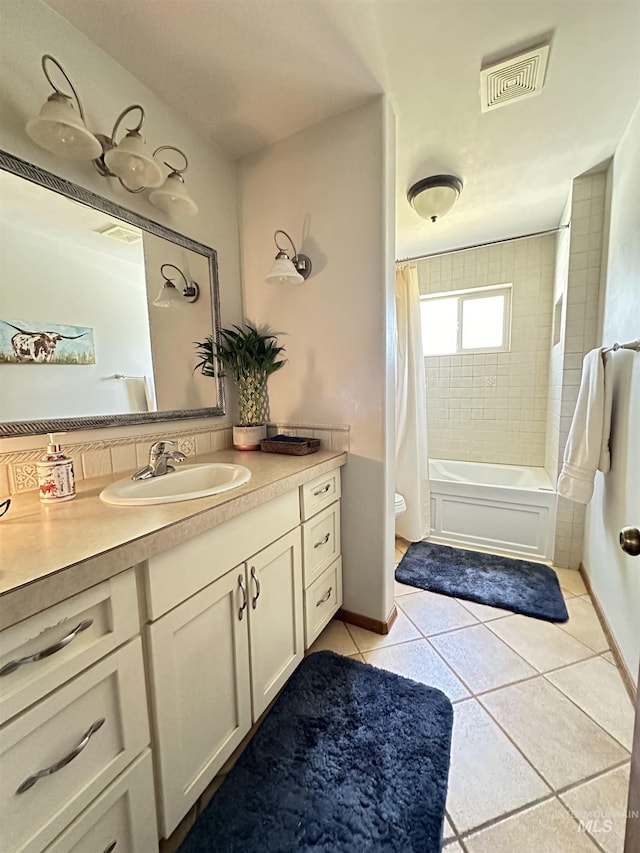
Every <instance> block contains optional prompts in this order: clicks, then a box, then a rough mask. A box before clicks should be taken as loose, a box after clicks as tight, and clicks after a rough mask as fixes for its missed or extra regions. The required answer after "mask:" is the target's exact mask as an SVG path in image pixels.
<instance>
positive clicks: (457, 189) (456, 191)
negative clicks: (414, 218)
mask: <svg viewBox="0 0 640 853" xmlns="http://www.w3.org/2000/svg"><path fill="white" fill-rule="evenodd" d="M461 192H462V181H461V180H460V178H456V177H455V175H434V176H433V177H431V178H424V179H423V180H422V181H418V182H417V183H416V184H414V185H413V186H412V187H411V188H410V189H409V191H408V193H407V198H408V200H409V202H410V204H411V205H412V207H413V208H414V210H415V211H416V213H417V214H418V216H421V217H422V218H423V219H430V220H431V221H432V222H436V221H437V220H438V219H440V218H441V217H442V216H444V215H445V214H446V213H448V212H449V211H450V210H451V208H452V207H453V205H454V204H455V202H456V201H457V199H458V196H459V195H460V193H461Z"/></svg>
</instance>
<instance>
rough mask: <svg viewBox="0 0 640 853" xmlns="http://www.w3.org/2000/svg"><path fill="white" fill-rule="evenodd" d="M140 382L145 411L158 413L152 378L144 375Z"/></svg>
mask: <svg viewBox="0 0 640 853" xmlns="http://www.w3.org/2000/svg"><path fill="white" fill-rule="evenodd" d="M142 381H143V382H144V397H145V400H146V401H147V411H148V412H157V411H158V403H157V401H156V389H155V386H154V384H153V376H149V375H148V374H145V375H144V376H143V377H142Z"/></svg>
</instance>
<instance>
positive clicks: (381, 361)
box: [240, 99, 395, 620]
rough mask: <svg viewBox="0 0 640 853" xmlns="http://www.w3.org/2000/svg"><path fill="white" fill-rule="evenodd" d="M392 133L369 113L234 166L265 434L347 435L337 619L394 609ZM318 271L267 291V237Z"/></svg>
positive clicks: (389, 122)
mask: <svg viewBox="0 0 640 853" xmlns="http://www.w3.org/2000/svg"><path fill="white" fill-rule="evenodd" d="M394 182H395V124H394V119H393V116H392V115H391V113H390V110H389V108H388V106H387V105H386V102H385V101H384V100H383V99H376V100H374V101H371V102H369V103H368V104H366V105H365V106H363V107H360V108H358V109H356V110H351V111H349V112H346V113H343V114H342V115H339V116H337V117H334V118H331V119H329V120H327V121H325V122H322V123H321V124H319V125H317V126H315V127H312V128H310V129H308V130H305V131H303V132H301V133H298V134H296V135H294V136H292V137H289V138H288V139H285V140H283V141H282V142H279V143H277V144H275V145H272V146H269V147H267V148H264V149H261V150H260V151H258V152H257V153H256V154H255V155H251V156H248V157H246V158H245V159H244V160H242V161H240V211H241V229H242V263H243V289H244V298H245V312H246V316H247V317H248V318H250V319H251V320H253V321H255V322H257V323H268V324H270V326H271V327H272V328H273V329H274V330H276V331H278V332H281V333H283V334H282V335H281V336H280V341H281V343H283V344H285V346H286V355H287V358H288V360H289V361H288V363H287V365H286V366H285V367H284V368H283V369H282V370H281V371H279V372H278V373H276V374H275V375H274V376H273V377H271V379H270V381H269V394H270V401H271V416H272V420H274V421H280V422H294V423H295V422H305V421H306V422H324V423H347V424H349V425H350V426H351V434H350V455H349V464H348V465H347V466H346V467H345V468H344V469H343V472H344V473H343V492H344V497H343V517H342V519H343V528H342V543H343V548H342V550H343V557H344V607H345V608H346V609H347V610H351V611H354V612H357V613H359V614H362V615H366V616H368V617H370V618H373V619H380V620H382V619H386V618H387V617H388V615H389V613H390V611H391V609H392V606H393V586H392V573H393V500H392V496H393V481H394V476H393V474H394V472H393V455H392V454H393V424H392V417H393V381H392V380H393V376H392V372H393V323H394V283H393V282H394V275H393V260H394V248H395V244H394V241H393V233H394V231H393V229H394V222H393V219H392V217H393V210H394V203H393V190H394ZM277 228H282V229H285V230H286V231H287V232H289V233H290V234H291V237H292V238H293V240H294V242H295V243H296V246H297V247H298V249H299V250H300V251H303V252H304V253H305V254H308V255H309V256H310V258H311V260H312V262H313V272H312V275H311V277H310V278H309V279H308V280H307V281H306V282H305V283H304V284H301V285H299V286H296V287H283V286H277V285H268V284H265V282H264V277H265V275H266V274H267V272H268V271H269V269H270V266H271V263H272V262H273V258H274V255H275V251H276V250H275V247H274V244H273V232H274V231H275V230H276V229H277Z"/></svg>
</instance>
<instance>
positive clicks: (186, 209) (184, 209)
mask: <svg viewBox="0 0 640 853" xmlns="http://www.w3.org/2000/svg"><path fill="white" fill-rule="evenodd" d="M149 201H150V202H151V204H155V206H156V207H159V208H160V210H164V212H165V213H175V214H177V215H178V216H180V215H183V216H195V215H196V213H197V212H198V205H197V204H196V203H195V201H194V200H193V199H192V198H191V195H190V194H189V190H188V189H187V188H186V186H185V185H184V179H183V178H182V176H181V175H179V174H178V172H171V173H170V175H169V176H168V177H167V180H166V181H165V182H164V183H163V184H162V186H161V187H159V188H158V189H157V190H153V191H152V192H150V193H149Z"/></svg>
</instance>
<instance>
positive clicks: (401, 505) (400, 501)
mask: <svg viewBox="0 0 640 853" xmlns="http://www.w3.org/2000/svg"><path fill="white" fill-rule="evenodd" d="M406 508H407V505H406V503H405V502H404V498H403V497H402V495H399V494H398V493H397V492H396V519H398V518H400V516H401V515H402V513H403V512H404V511H405V510H406Z"/></svg>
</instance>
